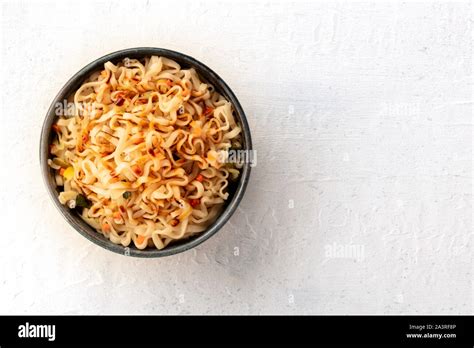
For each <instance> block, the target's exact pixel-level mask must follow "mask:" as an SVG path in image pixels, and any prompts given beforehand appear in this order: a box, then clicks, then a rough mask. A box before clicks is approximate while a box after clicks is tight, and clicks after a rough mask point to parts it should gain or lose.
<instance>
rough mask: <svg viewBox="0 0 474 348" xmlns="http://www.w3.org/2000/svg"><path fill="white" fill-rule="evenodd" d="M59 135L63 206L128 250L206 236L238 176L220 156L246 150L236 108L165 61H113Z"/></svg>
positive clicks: (55, 156)
mask: <svg viewBox="0 0 474 348" xmlns="http://www.w3.org/2000/svg"><path fill="white" fill-rule="evenodd" d="M53 129H54V130H55V132H56V133H57V138H56V139H55V140H54V141H53V142H52V144H51V155H52V157H51V159H50V160H49V161H48V163H49V165H50V166H51V167H52V168H53V169H54V170H55V173H56V183H57V185H58V186H63V191H62V192H61V193H60V194H59V200H60V202H61V203H62V204H66V205H68V206H69V207H70V208H81V209H82V211H81V217H82V218H83V219H84V220H85V221H86V222H87V223H88V224H89V225H90V226H92V227H94V228H95V229H96V230H97V231H98V232H100V233H102V234H103V235H104V236H106V237H107V238H109V239H110V240H111V241H112V242H113V243H116V244H122V245H123V246H128V245H130V243H131V242H132V241H133V243H134V244H135V246H136V247H137V248H139V249H144V248H146V247H148V246H149V247H153V246H155V247H156V248H158V249H162V248H164V247H166V246H167V245H168V244H169V243H171V242H172V241H174V240H180V239H183V238H187V237H189V236H191V235H194V234H196V233H199V232H202V231H204V230H205V229H206V227H207V226H208V225H209V224H210V223H212V222H213V221H214V220H215V218H216V217H217V215H218V214H219V212H220V209H221V208H222V205H223V203H224V201H225V200H226V199H227V198H228V192H226V188H227V186H228V183H229V179H231V178H236V177H237V176H238V175H239V169H238V168H237V166H234V165H230V164H228V163H223V161H222V160H221V159H220V158H219V157H220V156H219V153H222V151H227V150H229V149H230V148H239V147H241V138H240V132H241V128H240V127H239V126H238V125H237V124H236V122H235V120H234V117H233V107H232V105H231V103H230V102H229V101H227V100H226V99H225V98H224V97H223V96H222V95H220V94H219V93H217V92H216V91H215V90H214V88H213V86H211V85H210V84H207V83H204V82H203V81H201V79H200V77H199V76H198V74H197V73H196V71H195V70H194V69H181V67H180V65H179V64H178V63H176V62H175V61H173V60H170V59H167V58H164V57H157V56H152V57H150V58H147V59H145V60H143V61H139V60H136V59H124V60H123V61H122V62H121V63H119V64H117V65H114V64H112V63H111V62H107V63H105V64H104V70H102V71H100V72H97V73H95V74H93V75H92V76H91V77H90V78H89V79H88V81H86V82H85V83H84V84H83V85H82V86H81V87H80V88H79V89H78V90H77V91H76V93H75V95H74V112H73V115H72V116H69V117H68V115H61V116H60V117H59V119H58V121H57V122H56V123H55V124H54V125H53Z"/></svg>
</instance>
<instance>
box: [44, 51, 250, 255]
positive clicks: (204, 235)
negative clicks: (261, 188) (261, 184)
mask: <svg viewBox="0 0 474 348" xmlns="http://www.w3.org/2000/svg"><path fill="white" fill-rule="evenodd" d="M151 55H158V56H164V57H167V58H170V59H173V60H175V61H176V62H178V63H179V64H180V65H181V67H182V68H190V67H193V68H194V69H196V71H197V73H198V74H199V76H200V77H201V78H202V79H203V80H204V81H207V82H209V83H210V84H212V85H213V86H214V88H215V89H216V90H217V91H218V92H219V93H220V94H221V95H223V96H224V97H225V98H226V99H227V100H229V101H230V102H231V103H232V105H233V106H234V111H235V112H234V116H235V118H236V121H237V122H238V123H239V125H240V126H241V128H242V146H243V149H244V150H251V149H252V142H251V137H250V130H249V126H248V123H247V120H246V117H245V113H244V111H243V109H242V107H241V105H240V103H239V101H238V100H237V98H236V97H235V95H234V93H233V92H232V90H231V89H230V88H229V87H228V86H227V84H226V83H225V82H224V81H223V80H222V79H221V78H220V77H219V76H218V75H217V74H216V73H215V72H214V71H212V70H211V69H210V68H208V67H207V66H205V65H204V64H202V63H200V62H199V61H197V60H196V59H194V58H192V57H190V56H187V55H184V54H182V53H179V52H175V51H171V50H167V49H162V48H154V47H142V48H131V49H125V50H121V51H118V52H114V53H111V54H108V55H106V56H103V57H101V58H99V59H97V60H95V61H93V62H92V63H90V64H88V65H87V66H85V67H84V68H82V69H81V70H80V71H79V72H78V73H76V74H75V75H74V76H73V77H72V78H71V79H70V80H69V81H68V82H67V83H66V84H65V85H64V87H63V88H62V89H61V90H60V91H59V93H58V95H57V96H56V97H55V99H54V101H53V102H52V104H51V106H50V108H49V110H48V112H47V115H46V118H45V121H44V123H43V128H42V131H41V140H40V142H41V144H40V162H41V170H42V174H43V178H44V180H45V183H46V186H47V189H48V192H49V194H50V196H51V197H52V199H53V201H54V203H55V205H56V207H57V208H58V209H59V211H60V212H61V214H62V215H63V216H64V218H65V219H66V220H67V221H68V222H69V224H70V225H71V226H73V227H74V228H75V229H76V230H77V231H78V232H79V233H80V234H82V235H83V236H84V237H86V238H87V239H89V240H90V241H92V242H94V243H95V244H97V245H99V246H101V247H103V248H105V249H108V250H110V251H113V252H116V253H119V254H123V255H127V256H128V255H129V256H137V257H161V256H167V255H173V254H176V253H179V252H183V251H185V250H188V249H190V248H193V247H195V246H196V245H198V244H200V243H202V242H204V241H205V240H206V239H208V238H210V237H211V236H212V235H213V234H215V233H216V232H217V231H218V230H219V229H220V228H221V227H222V226H223V225H224V224H225V223H226V222H227V220H228V219H229V218H230V216H231V215H232V214H233V212H234V211H235V210H236V208H237V206H238V204H239V203H240V201H241V199H242V197H243V194H244V192H245V188H246V186H247V183H248V180H249V175H250V163H249V161H246V162H245V163H244V165H243V167H242V169H241V173H240V176H239V179H238V180H237V181H236V182H229V188H228V192H229V199H227V201H226V202H225V203H224V207H223V209H222V212H221V214H220V215H219V216H218V218H217V219H216V220H215V221H214V222H213V223H212V224H211V225H210V226H209V227H208V228H207V229H206V230H205V231H204V232H201V233H199V234H197V235H196V236H192V237H190V238H187V239H184V240H180V241H176V242H174V243H172V244H170V245H168V246H167V247H166V248H164V249H162V250H158V249H152V248H147V249H145V250H139V249H137V248H136V247H135V246H134V245H132V244H133V243H131V245H130V246H129V247H123V246H122V245H117V244H114V243H112V242H111V241H109V240H108V239H107V238H106V237H104V236H103V235H102V234H101V233H99V232H97V231H95V230H94V229H93V228H92V227H90V226H89V225H88V224H87V223H86V222H85V221H84V220H82V219H81V218H80V217H79V215H78V214H77V212H76V211H75V210H69V209H68V208H67V207H65V206H64V205H62V204H61V203H60V202H59V200H58V195H59V190H58V189H57V187H56V183H55V180H54V173H53V171H52V169H51V168H50V167H49V166H48V164H47V160H48V158H49V144H50V143H51V141H52V138H53V133H52V132H51V126H52V124H53V123H54V122H55V121H56V119H57V116H56V114H55V105H57V103H62V102H63V101H64V100H66V99H67V98H68V97H69V96H71V95H72V94H73V93H74V92H75V91H76V90H77V89H78V88H79V87H80V86H81V85H82V83H83V82H84V81H85V80H86V79H87V78H88V77H89V76H90V75H91V74H92V73H94V72H96V71H98V70H100V69H101V68H103V65H104V63H106V62H107V61H111V62H112V63H114V64H115V63H118V62H119V61H121V60H122V59H124V58H127V57H128V58H135V59H142V58H145V57H148V56H151Z"/></svg>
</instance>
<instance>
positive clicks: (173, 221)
mask: <svg viewBox="0 0 474 348" xmlns="http://www.w3.org/2000/svg"><path fill="white" fill-rule="evenodd" d="M178 224H179V220H178V219H173V220H171V221H170V225H171V226H173V227H175V226H178Z"/></svg>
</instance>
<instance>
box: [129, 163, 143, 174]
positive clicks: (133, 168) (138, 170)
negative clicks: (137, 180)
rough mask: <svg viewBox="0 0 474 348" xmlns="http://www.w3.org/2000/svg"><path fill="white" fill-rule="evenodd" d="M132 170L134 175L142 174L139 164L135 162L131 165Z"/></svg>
mask: <svg viewBox="0 0 474 348" xmlns="http://www.w3.org/2000/svg"><path fill="white" fill-rule="evenodd" d="M132 171H133V172H134V173H135V174H136V175H139V176H140V175H142V173H143V172H142V169H141V168H140V166H139V165H137V164H135V165H134V166H133V167H132Z"/></svg>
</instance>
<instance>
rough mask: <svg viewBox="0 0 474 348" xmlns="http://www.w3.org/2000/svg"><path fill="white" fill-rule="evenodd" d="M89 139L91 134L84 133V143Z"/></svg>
mask: <svg viewBox="0 0 474 348" xmlns="http://www.w3.org/2000/svg"><path fill="white" fill-rule="evenodd" d="M87 140H89V134H87V133H84V134H83V135H82V142H83V143H86V142H87Z"/></svg>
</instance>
